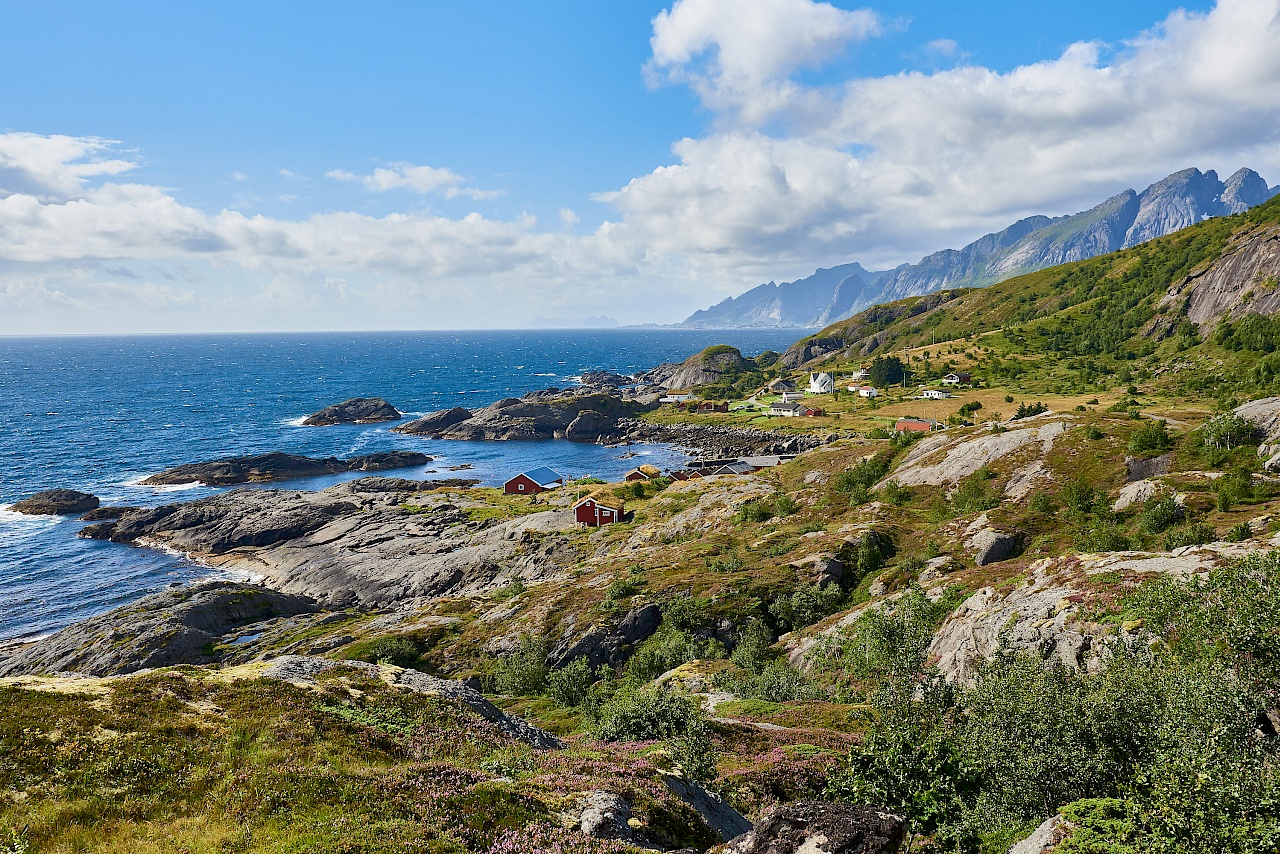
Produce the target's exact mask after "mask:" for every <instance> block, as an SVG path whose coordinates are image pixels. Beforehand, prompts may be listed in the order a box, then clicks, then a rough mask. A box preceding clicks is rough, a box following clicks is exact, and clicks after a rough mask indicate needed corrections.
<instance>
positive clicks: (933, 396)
mask: <svg viewBox="0 0 1280 854" xmlns="http://www.w3.org/2000/svg"><path fill="white" fill-rule="evenodd" d="M920 396H921V397H923V398H924V399H925V400H946V399H947V398H948V397H951V392H949V391H943V390H942V389H940V388H927V389H925V390H924V391H922V392H920Z"/></svg>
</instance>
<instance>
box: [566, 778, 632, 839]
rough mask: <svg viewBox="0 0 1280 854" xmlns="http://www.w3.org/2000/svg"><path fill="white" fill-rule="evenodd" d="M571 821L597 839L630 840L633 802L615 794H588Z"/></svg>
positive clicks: (595, 792)
mask: <svg viewBox="0 0 1280 854" xmlns="http://www.w3.org/2000/svg"><path fill="white" fill-rule="evenodd" d="M578 809H579V810H581V811H580V812H579V813H578V815H576V816H570V821H571V822H572V823H573V824H574V825H576V826H577V827H578V829H579V830H581V831H582V832H583V833H585V834H586V835H587V836H590V837H593V838H595V839H630V838H631V835H632V834H631V825H629V824H628V823H627V822H629V821H630V820H631V802H630V801H628V800H627V799H626V798H624V797H622V795H615V794H614V793H613V792H602V791H599V790H597V791H594V792H588V793H587V795H586V797H585V798H583V800H582V801H581V802H580V805H579V807H578Z"/></svg>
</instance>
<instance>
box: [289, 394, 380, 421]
mask: <svg viewBox="0 0 1280 854" xmlns="http://www.w3.org/2000/svg"><path fill="white" fill-rule="evenodd" d="M403 417H404V416H403V415H401V414H400V410H398V409H396V408H395V407H394V406H392V405H391V404H389V403H387V402H386V401H385V400H383V399H382V398H380V397H353V398H351V399H350V400H344V401H343V402H342V403H335V404H333V405H332V406H326V407H325V408H324V409H321V410H320V411H319V412H316V413H313V414H312V415H309V416H308V417H307V418H306V420H304V421H303V422H302V425H303V426H304V427H327V426H329V425H330V424H375V423H378V422H380V421H398V420H399V419H401V418H403Z"/></svg>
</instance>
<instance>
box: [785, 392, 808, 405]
mask: <svg viewBox="0 0 1280 854" xmlns="http://www.w3.org/2000/svg"><path fill="white" fill-rule="evenodd" d="M798 400H804V392H802V391H784V392H783V393H782V399H781V402H782V403H795V402H796V401H798Z"/></svg>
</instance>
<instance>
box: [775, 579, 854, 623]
mask: <svg viewBox="0 0 1280 854" xmlns="http://www.w3.org/2000/svg"><path fill="white" fill-rule="evenodd" d="M846 601H847V597H846V596H845V593H844V591H843V590H841V589H840V586H839V585H836V584H828V585H827V586H826V587H819V586H818V585H816V584H801V585H799V586H798V587H796V589H795V590H794V591H792V593H791V595H790V596H780V597H778V598H777V599H775V600H774V601H773V602H771V603H769V614H770V616H772V617H773V619H774V620H775V621H776V622H777V624H778V626H779V628H780V629H782V630H784V631H791V630H793V629H802V628H804V627H805V626H811V625H813V624H814V623H816V622H818V621H819V620H821V619H822V618H823V617H826V616H827V615H828V614H834V613H835V612H836V611H839V610H840V609H841V608H843V607H844V604H845V602H846Z"/></svg>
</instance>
